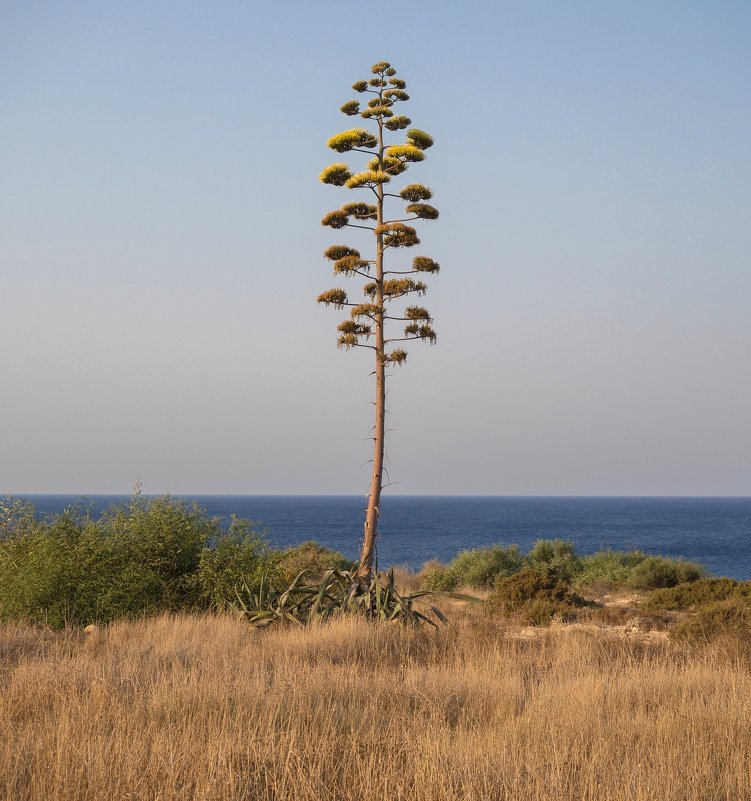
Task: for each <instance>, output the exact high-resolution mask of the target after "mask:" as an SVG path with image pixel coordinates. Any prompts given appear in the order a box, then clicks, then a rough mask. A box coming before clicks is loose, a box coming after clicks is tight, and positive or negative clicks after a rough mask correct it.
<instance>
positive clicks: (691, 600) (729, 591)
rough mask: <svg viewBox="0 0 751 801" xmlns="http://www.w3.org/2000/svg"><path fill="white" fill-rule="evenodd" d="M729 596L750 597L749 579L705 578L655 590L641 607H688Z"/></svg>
mask: <svg viewBox="0 0 751 801" xmlns="http://www.w3.org/2000/svg"><path fill="white" fill-rule="evenodd" d="M729 598H738V599H744V598H745V599H747V600H748V599H751V581H734V580H733V579H729V578H705V579H699V580H698V581H691V582H688V583H685V584H678V585H677V586H675V587H669V588H665V589H661V590H655V591H654V592H653V593H652V594H651V595H650V596H649V598H647V600H646V601H645V602H644V604H643V608H644V609H649V610H659V609H668V610H672V609H690V608H692V607H700V606H704V605H706V604H709V603H713V602H717V601H726V600H728V599H729Z"/></svg>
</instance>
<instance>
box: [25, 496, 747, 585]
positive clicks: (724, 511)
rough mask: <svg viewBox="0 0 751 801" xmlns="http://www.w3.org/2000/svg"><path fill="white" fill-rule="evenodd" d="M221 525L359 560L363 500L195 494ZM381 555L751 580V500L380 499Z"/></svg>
mask: <svg viewBox="0 0 751 801" xmlns="http://www.w3.org/2000/svg"><path fill="white" fill-rule="evenodd" d="M24 497H26V498H28V499H29V500H31V501H33V503H34V505H35V507H36V510H37V513H38V514H48V513H55V512H60V511H62V510H63V509H64V508H65V507H66V506H69V505H70V504H73V503H77V502H81V503H83V504H84V505H87V506H90V507H91V512H92V514H94V515H98V514H100V513H101V511H102V510H103V509H104V508H106V507H107V506H108V505H110V504H112V503H120V502H123V501H126V500H127V499H128V496H127V495H91V496H77V495H28V496H24ZM175 497H179V498H184V499H185V500H188V501H194V500H195V501H197V502H198V503H199V504H200V505H201V506H202V507H204V508H206V509H207V510H208V511H209V512H210V513H211V514H213V515H219V516H221V517H222V518H224V519H225V520H226V519H227V518H229V516H230V515H232V514H235V515H238V516H239V517H245V518H249V519H251V520H254V521H257V523H258V526H259V528H261V529H262V530H263V531H264V532H265V533H266V535H267V537H268V539H269V541H270V542H271V543H272V544H274V545H277V546H286V545H294V544H297V543H300V542H303V541H304V540H308V539H315V540H318V541H319V542H320V543H322V544H324V545H327V546H328V547H330V548H335V549H337V550H339V551H342V552H343V553H344V554H345V555H347V556H349V557H351V558H353V559H354V558H355V557H356V555H357V543H358V542H359V539H360V537H361V534H362V523H363V519H364V507H365V501H364V499H363V498H361V497H357V496H343V495H192V496H175ZM380 532H381V535H380V538H379V544H378V555H379V560H380V563H381V565H382V566H385V565H391V564H405V565H409V566H411V567H419V566H420V565H421V564H422V563H423V562H425V561H427V560H428V559H440V560H441V561H448V560H450V559H452V558H453V557H454V556H455V555H456V554H457V553H458V552H459V551H462V550H464V549H466V548H478V547H481V546H483V545H490V544H493V543H503V544H513V543H515V544H518V545H519V546H520V547H521V549H522V550H523V551H526V550H528V549H529V548H530V547H531V546H532V545H533V543H534V541H535V540H536V539H539V538H543V537H544V538H554V537H562V538H564V539H568V540H572V541H573V542H574V544H575V545H576V548H577V550H578V551H579V552H580V553H583V554H587V553H592V552H593V551H597V550H601V549H607V548H616V549H632V548H639V549H641V550H644V551H647V552H649V553H655V554H663V555H665V556H674V557H685V558H686V559H691V560H696V561H698V562H701V563H702V564H704V565H705V566H706V567H707V568H708V569H709V570H710V571H711V572H712V573H715V574H718V575H723V576H731V577H733V578H737V579H748V578H751V498H623V497H618V498H602V497H596V498H570V497H565V498H563V497H518V498H517V497H488V496H479V497H468V496H404V495H396V496H390V497H385V498H384V499H383V502H382V508H381V524H380Z"/></svg>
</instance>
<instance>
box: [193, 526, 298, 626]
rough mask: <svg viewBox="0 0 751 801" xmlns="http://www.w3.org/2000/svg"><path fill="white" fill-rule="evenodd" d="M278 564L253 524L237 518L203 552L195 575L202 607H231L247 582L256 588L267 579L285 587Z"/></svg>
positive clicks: (216, 608) (217, 608)
mask: <svg viewBox="0 0 751 801" xmlns="http://www.w3.org/2000/svg"><path fill="white" fill-rule="evenodd" d="M277 561H278V559H277V557H276V554H275V552H273V551H272V550H271V549H270V548H269V546H268V544H267V543H266V542H265V540H263V538H262V537H261V536H260V534H258V532H256V531H255V530H254V529H253V527H252V523H250V522H249V521H248V520H242V519H240V518H238V517H235V516H234V515H233V516H232V518H231V519H230V526H229V530H228V531H227V532H226V533H222V534H220V535H219V536H218V537H216V538H215V540H214V542H213V545H212V547H208V546H205V547H204V548H203V549H202V551H201V558H200V561H199V563H198V569H197V571H196V575H195V581H196V583H197V586H198V590H199V593H200V598H201V605H205V606H207V607H208V608H210V609H214V610H217V611H221V610H224V609H227V608H229V607H230V606H232V605H233V604H234V603H235V602H236V601H237V592H238V590H239V588H240V587H241V586H242V585H243V583H245V584H247V585H248V586H251V587H255V586H257V585H258V584H259V583H260V581H261V580H262V579H265V580H267V581H271V582H273V583H274V584H279V585H281V584H282V583H283V582H284V581H285V580H286V579H285V578H283V571H282V570H280V568H279V565H278V564H277Z"/></svg>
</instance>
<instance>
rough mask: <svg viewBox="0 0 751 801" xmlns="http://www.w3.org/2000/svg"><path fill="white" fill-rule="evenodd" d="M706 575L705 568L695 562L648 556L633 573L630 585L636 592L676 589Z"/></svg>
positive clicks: (629, 581) (629, 580)
mask: <svg viewBox="0 0 751 801" xmlns="http://www.w3.org/2000/svg"><path fill="white" fill-rule="evenodd" d="M705 575H706V571H705V570H704V568H703V567H701V565H697V564H695V563H694V562H687V561H684V560H683V559H668V558H666V557H664V556H648V557H647V558H646V559H644V560H643V561H641V562H639V564H638V565H636V567H634V569H633V570H632V571H631V575H630V577H629V579H628V585H629V586H630V587H633V588H634V589H635V590H656V589H660V588H662V587H675V586H676V585H677V584H683V583H684V582H686V581H697V580H698V579H700V578H703V577H704V576H705Z"/></svg>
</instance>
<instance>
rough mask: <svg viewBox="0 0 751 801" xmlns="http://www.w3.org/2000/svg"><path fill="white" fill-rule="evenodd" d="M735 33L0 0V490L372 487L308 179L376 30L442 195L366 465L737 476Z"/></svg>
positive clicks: (549, 490) (525, 10)
mask: <svg viewBox="0 0 751 801" xmlns="http://www.w3.org/2000/svg"><path fill="white" fill-rule="evenodd" d="M379 29H385V30H386V33H384V34H377V33H375V31H376V30H379ZM750 42H751V4H749V3H747V2H730V1H728V0H718V1H710V0H706V2H691V1H690V0H684V1H682V2H677V1H665V2H657V3H655V2H651V1H650V2H646V0H637V1H636V2H628V3H627V2H593V1H592V2H583V1H579V0H573V2H568V3H560V2H557V1H556V0H539V1H535V0H533V1H532V2H503V1H501V2H472V1H471V0H470V2H463V3H458V2H451V3H447V2H440V1H439V2H432V3H430V4H427V5H426V4H414V3H394V2H390V0H385V1H384V2H381V3H379V4H377V5H376V6H375V7H370V6H363V5H362V4H360V5H357V4H355V5H352V4H344V3H335V2H316V3H310V2H302V1H299V2H276V3H269V2H264V3H261V2H250V1H248V2H239V1H238V2H225V1H223V0H218V1H217V2H211V3H208V2H203V3H200V2H193V3H177V2H159V0H157V1H156V2H154V1H153V0H150V1H149V2H142V1H140V0H134V1H133V2H128V3H115V2H111V1H105V2H76V0H72V1H71V2H66V3H55V2H34V1H32V2H3V0H0V109H2V111H1V113H0V281H1V283H0V288H1V291H2V314H0V359H1V360H2V379H1V380H0V495H2V494H4V493H15V494H20V493H32V492H75V493H79V492H80V493H96V492H128V491H129V489H130V487H131V486H132V485H133V483H134V482H135V481H136V480H137V479H139V478H140V479H141V480H142V481H143V487H144V490H145V491H147V492H163V491H170V492H174V493H219V492H226V493H250V494H257V493H258V494H265V493H337V494H338V493H341V494H350V493H359V492H362V493H364V492H365V491H366V488H367V483H368V467H367V465H364V466H363V464H364V463H365V462H366V461H367V460H368V459H369V458H370V450H371V446H370V443H369V441H368V439H367V438H368V437H369V435H370V427H371V424H372V423H371V417H372V407H371V406H370V405H368V404H369V401H370V396H371V394H372V385H371V378H369V372H370V370H371V365H370V361H369V360H370V352H369V351H368V352H366V351H362V352H360V351H356V352H343V351H338V350H337V349H336V347H335V336H336V331H335V329H336V325H337V323H338V322H339V321H340V320H341V319H342V317H343V315H342V314H341V313H339V312H337V311H335V310H333V309H325V308H322V307H318V306H316V304H315V302H314V299H315V296H316V295H317V294H318V293H319V292H320V291H322V290H324V289H327V288H329V287H331V286H335V285H336V283H337V281H336V279H335V278H333V276H332V274H331V271H330V267H329V266H328V265H327V263H326V262H325V261H324V259H323V258H322V256H321V253H322V251H323V249H324V248H325V247H326V246H327V245H328V244H330V243H333V242H339V241H352V242H357V241H359V240H358V239H357V236H355V237H353V238H352V239H350V240H348V239H347V234H343V233H342V232H331V231H329V230H328V229H322V228H321V227H320V225H319V221H320V218H321V217H322V216H323V214H324V213H325V212H327V211H329V210H330V209H332V208H335V207H336V206H337V205H339V204H340V203H342V202H345V200H352V199H356V198H359V195H356V194H355V193H352V192H347V190H337V189H335V188H332V187H327V186H323V185H321V184H319V183H318V181H317V176H318V173H319V171H320V170H321V168H322V167H324V166H325V165H327V164H329V163H331V162H333V161H338V160H341V158H340V157H339V156H338V155H337V154H335V153H333V151H330V150H328V149H327V148H326V147H325V144H324V143H325V141H326V139H327V138H328V137H329V136H330V135H332V134H334V133H336V132H338V131H341V130H344V129H345V128H348V127H352V126H353V124H354V125H357V124H358V121H357V120H355V121H354V122H353V119H352V118H348V117H345V116H343V115H342V114H340V113H339V111H338V108H339V106H340V105H341V103H343V102H344V101H345V100H348V99H351V98H352V97H355V94H354V93H353V92H352V91H351V89H350V88H349V87H350V85H351V84H352V82H353V81H355V80H358V79H360V78H363V77H368V72H369V67H370V65H371V64H372V63H373V62H374V61H377V60H380V59H387V60H389V61H390V62H391V63H392V64H393V65H394V66H395V67H396V68H397V69H398V71H399V75H400V76H401V77H403V78H404V79H405V80H406V81H407V83H408V92H409V93H410V95H411V97H412V100H411V101H410V102H409V103H406V104H405V105H404V107H403V112H404V113H406V114H408V115H409V116H410V117H411V118H412V120H413V122H414V124H415V125H416V126H417V127H420V128H423V129H425V130H427V131H429V132H430V133H431V134H432V135H433V136H434V137H435V139H436V145H435V147H434V148H432V149H431V150H430V151H429V152H428V154H427V155H428V159H427V160H426V161H425V162H424V163H423V164H420V165H416V166H414V167H413V168H412V170H411V171H410V172H409V173H408V179H409V180H413V181H421V182H424V183H427V184H429V185H430V186H431V187H432V188H433V190H434V202H435V204H436V206H437V207H438V208H439V209H440V211H441V218H440V219H439V220H438V221H437V222H433V223H424V224H423V225H422V226H421V238H422V242H423V244H422V246H421V247H420V249H419V252H420V253H423V254H425V255H429V256H432V257H433V258H435V259H436V260H438V261H439V262H440V263H441V265H442V271H441V273H440V275H439V276H436V277H431V278H429V279H428V280H429V285H430V291H429V293H428V295H427V296H426V298H425V299H424V305H426V306H427V307H428V308H429V309H430V310H431V312H432V313H433V315H434V317H435V325H436V329H437V331H438V344H437V345H436V346H435V347H432V348H431V347H428V346H425V345H421V344H414V345H412V346H411V348H410V356H409V360H408V363H407V365H406V366H405V367H403V368H401V369H400V370H397V371H395V374H394V377H393V379H392V381H391V384H390V387H391V390H390V395H389V403H390V414H389V427H390V429H391V431H390V432H389V441H388V448H387V449H388V454H389V462H388V466H389V471H390V478H391V480H392V481H394V482H398V483H396V484H394V486H392V487H390V488H389V490H388V491H389V492H394V493H406V494H422V493H439V494H440V493H446V494H498V495H519V494H573V495H591V494H606V495H607V494H621V495H693V494H697V495H749V494H751V421H750V420H749V416H750V410H751V358H749V346H750V344H751V270H749V267H750V266H751V225H749V223H750V221H751V159H749V143H750V142H751V102H749V101H750V100H751V97H750V94H751V92H750V89H751V46H750V44H749V43H750ZM352 162H353V163H356V159H355V158H353V159H352ZM420 302H421V303H422V302H423V301H420Z"/></svg>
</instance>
